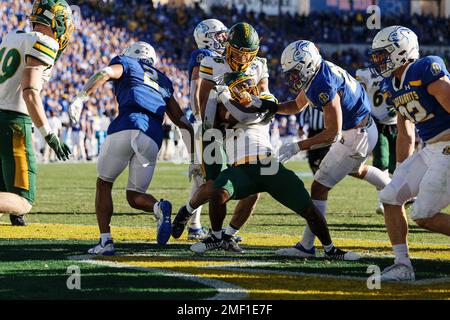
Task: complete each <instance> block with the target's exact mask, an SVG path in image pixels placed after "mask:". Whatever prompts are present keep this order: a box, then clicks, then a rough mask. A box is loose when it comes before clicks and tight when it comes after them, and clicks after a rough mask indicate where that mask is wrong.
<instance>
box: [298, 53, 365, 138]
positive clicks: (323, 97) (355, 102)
mask: <svg viewBox="0 0 450 320" xmlns="http://www.w3.org/2000/svg"><path fill="white" fill-rule="evenodd" d="M338 92H339V93H340V94H341V109H342V130H349V129H352V128H354V127H356V126H357V125H358V124H359V123H360V122H361V121H362V120H364V118H365V117H366V116H367V115H368V114H370V101H369V98H368V96H367V93H366V91H365V90H364V89H363V87H362V86H361V84H360V83H359V82H358V81H356V79H355V78H353V77H352V76H351V75H350V74H349V73H348V72H347V71H345V70H344V69H342V68H341V67H338V66H337V65H335V64H333V63H331V62H329V61H325V60H322V64H321V66H320V70H319V71H318V73H317V75H316V76H315V77H314V79H313V80H312V82H311V84H310V85H309V87H308V88H307V89H306V91H305V93H306V97H307V98H308V100H309V102H310V103H311V104H312V107H314V108H317V109H318V110H320V111H323V108H324V107H325V105H327V104H328V103H329V102H330V101H332V100H333V99H334V98H335V96H336V94H338Z"/></svg>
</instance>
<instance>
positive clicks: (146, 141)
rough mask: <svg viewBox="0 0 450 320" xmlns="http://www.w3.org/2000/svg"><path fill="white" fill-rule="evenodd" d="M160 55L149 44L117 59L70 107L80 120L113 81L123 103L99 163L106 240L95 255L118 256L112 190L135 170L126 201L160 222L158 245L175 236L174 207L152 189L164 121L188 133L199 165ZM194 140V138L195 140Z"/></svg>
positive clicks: (130, 49)
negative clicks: (93, 96) (98, 93)
mask: <svg viewBox="0 0 450 320" xmlns="http://www.w3.org/2000/svg"><path fill="white" fill-rule="evenodd" d="M156 59H157V57H156V53H155V50H154V49H153V47H152V46H151V45H150V44H148V43H145V42H137V43H134V44H132V45H131V46H130V47H128V48H127V49H126V50H125V52H124V54H123V55H120V56H117V57H115V58H113V59H112V60H111V62H110V64H109V66H108V67H105V68H103V69H102V70H100V71H98V72H96V73H95V74H94V75H93V76H92V77H91V78H90V79H89V81H88V82H87V83H86V85H85V86H84V88H83V89H82V91H81V92H80V93H78V95H77V96H76V98H75V100H74V101H73V103H72V104H71V105H70V106H69V115H70V117H71V119H72V121H74V122H77V121H78V120H79V117H80V113H81V110H82V108H83V102H84V101H86V100H87V99H88V98H89V95H91V94H92V93H93V92H95V91H96V90H97V89H98V88H100V87H101V86H102V85H103V84H105V83H106V82H107V81H109V80H112V81H113V82H112V84H113V89H114V94H115V96H116V98H117V101H118V103H119V115H118V116H117V118H115V119H114V120H113V121H112V122H111V124H110V126H109V128H108V136H107V137H106V140H105V142H104V143H103V145H102V148H101V150H100V155H99V158H98V163H97V171H98V179H97V192H96V199H95V211H96V214H97V220H98V225H99V229H100V241H99V242H98V244H97V245H96V246H94V247H93V248H91V249H90V250H89V253H91V254H97V255H114V253H115V251H114V244H113V241H112V238H111V231H110V225H109V224H110V222H111V217H112V214H113V201H112V197H111V190H112V187H113V183H114V181H115V180H116V178H117V177H118V176H119V175H120V174H121V173H122V171H123V170H125V168H126V167H127V166H129V176H128V185H127V188H126V190H127V191H126V197H127V200H128V203H129V205H130V206H131V207H133V208H135V209H138V210H143V211H146V212H153V213H154V215H155V217H156V218H157V242H158V244H161V245H163V244H166V243H167V241H168V240H169V238H170V234H171V221H170V220H171V212H172V205H171V203H170V202H169V201H167V200H161V201H157V200H156V199H155V198H154V197H153V196H152V195H151V194H147V193H146V191H147V189H148V186H149V185H150V182H151V180H152V177H153V172H154V170H155V165H156V158H157V155H158V151H159V148H160V147H161V143H162V137H163V129H162V122H163V119H164V114H165V112H167V114H168V116H169V118H170V119H171V120H172V122H173V123H175V124H176V125H177V126H178V127H180V128H181V129H184V130H182V131H183V132H184V139H185V143H186V146H187V148H188V151H189V152H190V153H191V161H193V155H192V152H191V151H193V130H192V126H191V124H190V122H189V121H188V120H187V119H186V117H185V116H184V114H183V111H182V110H181V108H180V106H179V105H178V102H177V101H176V100H175V98H174V96H173V92H174V90H173V86H172V82H171V81H170V80H169V78H167V77H166V76H165V75H164V74H163V73H161V72H160V71H159V70H157V69H156V68H155V66H154V64H155V62H156ZM191 137H192V139H191Z"/></svg>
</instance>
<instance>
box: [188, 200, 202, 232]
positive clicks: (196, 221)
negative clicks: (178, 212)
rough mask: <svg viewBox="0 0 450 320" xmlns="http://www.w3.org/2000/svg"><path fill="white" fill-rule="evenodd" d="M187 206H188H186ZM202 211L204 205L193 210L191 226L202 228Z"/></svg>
mask: <svg viewBox="0 0 450 320" xmlns="http://www.w3.org/2000/svg"><path fill="white" fill-rule="evenodd" d="M186 208H187V206H186ZM188 211H189V210H188ZM201 213H202V206H200V207H198V208H197V209H195V210H194V211H193V212H192V217H191V223H190V225H189V227H190V228H191V229H201V228H202V223H201V222H200V215H201Z"/></svg>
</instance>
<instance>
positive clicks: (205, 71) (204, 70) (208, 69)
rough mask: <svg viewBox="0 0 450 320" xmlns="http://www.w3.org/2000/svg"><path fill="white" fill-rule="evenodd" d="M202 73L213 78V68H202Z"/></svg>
mask: <svg viewBox="0 0 450 320" xmlns="http://www.w3.org/2000/svg"><path fill="white" fill-rule="evenodd" d="M200 72H203V73H206V74H209V75H211V76H212V74H213V69H212V68H208V67H204V66H200Z"/></svg>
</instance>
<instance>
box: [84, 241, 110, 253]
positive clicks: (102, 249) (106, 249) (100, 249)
mask: <svg viewBox="0 0 450 320" xmlns="http://www.w3.org/2000/svg"><path fill="white" fill-rule="evenodd" d="M88 253H89V254H95V255H97V256H113V255H115V253H116V252H115V250H114V243H113V241H112V240H107V241H106V242H105V244H104V245H102V240H99V242H98V243H97V245H96V246H95V247H92V248H90V249H89V250H88Z"/></svg>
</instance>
